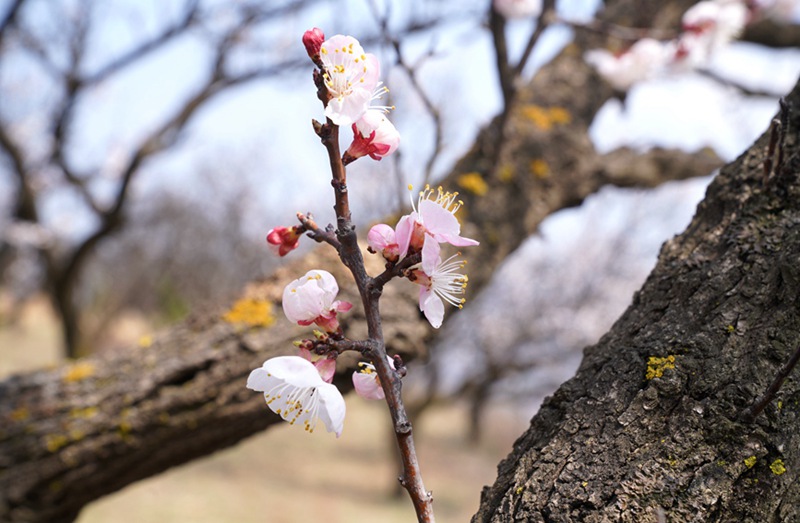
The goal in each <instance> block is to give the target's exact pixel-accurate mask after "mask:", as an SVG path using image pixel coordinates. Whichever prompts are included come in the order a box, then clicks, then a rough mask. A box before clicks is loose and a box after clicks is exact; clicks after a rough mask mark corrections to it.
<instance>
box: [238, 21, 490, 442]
mask: <svg viewBox="0 0 800 523" xmlns="http://www.w3.org/2000/svg"><path fill="white" fill-rule="evenodd" d="M303 45H304V46H305V48H306V51H307V52H308V55H309V57H310V58H311V60H312V61H313V62H314V64H315V65H317V67H318V68H319V70H318V71H317V72H316V73H315V83H316V84H317V87H318V94H319V96H320V98H321V99H322V101H323V104H324V106H325V116H326V117H327V119H328V124H327V125H328V126H334V125H335V126H342V125H349V126H351V128H352V130H353V141H352V143H351V144H350V146H349V147H348V149H347V150H346V152H345V153H344V155H343V156H342V158H341V161H342V164H343V165H345V166H346V165H347V164H349V163H350V162H352V161H355V160H356V159H358V158H361V157H363V156H370V157H371V158H373V159H375V160H380V159H381V158H383V157H384V156H387V155H389V154H391V153H392V152H394V151H395V150H396V149H397V146H398V145H399V141H400V135H399V133H398V132H397V130H396V129H395V128H394V126H393V125H392V124H391V122H389V120H388V119H387V118H386V113H387V112H388V110H389V109H390V108H388V107H385V106H375V105H373V102H375V101H376V100H378V99H379V98H380V97H381V96H382V95H383V94H385V93H386V92H387V91H388V90H387V89H386V88H385V87H381V84H380V82H379V81H378V78H379V76H380V65H379V63H378V60H377V59H376V58H375V56H374V55H371V54H368V53H365V52H364V49H363V48H362V47H361V45H360V44H359V43H358V41H357V40H356V39H355V38H353V37H352V36H343V35H336V36H334V37H332V38H330V39H328V40H326V39H325V36H324V34H323V32H322V31H321V30H319V29H316V28H315V29H312V30H310V31H306V33H305V34H304V35H303ZM409 188H410V187H409ZM457 196H458V193H449V192H445V191H443V190H442V189H441V188H439V189H437V190H436V191H434V190H432V189H431V188H430V187H428V186H426V188H425V190H424V191H422V192H421V193H420V195H419V199H418V200H417V202H416V203H415V202H413V201H412V208H413V210H412V212H411V213H409V214H408V215H406V216H403V217H402V218H401V219H400V220H399V222H398V223H397V225H396V227H395V228H392V227H390V226H389V225H385V224H380V225H376V226H374V227H372V229H370V231H369V234H368V244H369V250H370V251H371V252H373V253H381V254H382V255H383V257H384V258H385V259H386V260H387V262H388V264H387V267H389V266H392V267H395V268H396V272H395V274H394V275H393V276H403V277H406V278H408V279H409V280H410V281H412V282H414V283H416V284H418V285H420V293H419V307H420V310H421V311H423V312H424V314H425V316H426V318H427V319H428V320H429V321H430V323H431V325H433V327H436V328H438V327H439V326H441V324H442V320H443V318H444V303H445V302H447V303H450V304H452V305H454V306H456V307H461V306H462V304H463V302H464V299H463V297H462V295H463V293H464V289H465V288H466V286H467V276H466V275H464V274H461V273H460V272H459V271H460V269H461V268H463V266H464V263H465V262H462V261H457V260H456V258H457V256H458V255H455V256H451V257H450V258H447V259H445V260H443V259H442V256H441V254H440V253H441V244H442V243H449V244H451V245H454V246H458V247H465V246H470V245H477V244H478V242H476V241H475V240H472V239H469V238H464V237H462V236H461V226H460V224H459V222H458V219H457V218H456V216H455V213H456V212H457V211H458V209H459V208H460V207H461V205H462V202H461V201H459V200H457ZM298 219H299V220H300V225H296V226H293V227H276V228H274V229H272V230H270V231H269V233H268V234H267V242H268V243H269V245H270V246H271V247H272V249H273V250H274V251H275V252H276V254H278V255H279V256H285V255H287V254H288V253H289V252H291V251H293V250H294V249H296V248H297V246H298V244H299V240H300V238H301V237H302V236H303V234H304V233H306V232H309V233H310V234H311V235H312V236H314V234H317V235H321V234H322V233H320V232H319V230H318V228H317V226H316V224H315V223H314V222H313V220H312V219H311V217H310V215H309V216H305V215H302V214H298ZM329 230H332V226H330V229H326V231H329ZM317 238H318V237H317ZM404 260H408V261H406V262H405V264H404V265H402V266H400V267H398V266H397V264H400V263H401V262H403V261H404ZM338 294H339V285H338V283H337V282H336V279H335V278H334V276H333V275H332V274H331V273H329V272H327V271H324V270H311V271H308V272H307V273H306V274H305V275H304V276H302V277H301V278H298V279H296V280H294V281H293V282H291V283H289V284H288V285H287V286H286V287H285V288H284V291H283V299H282V306H283V312H284V314H285V315H286V317H287V318H288V319H289V321H291V322H292V323H295V324H297V325H301V326H310V325H315V326H316V327H317V328H318V329H319V330H315V331H314V338H313V339H304V340H302V341H299V342H295V345H296V346H297V347H298V349H299V355H296V356H280V357H277V358H272V359H269V360H267V361H266V362H264V364H263V365H262V366H261V367H260V368H258V369H255V370H253V371H252V372H251V373H250V375H249V377H248V380H247V387H248V388H250V389H253V390H256V391H259V392H261V393H263V395H264V399H265V400H266V403H267V405H268V406H269V408H270V409H271V410H272V411H273V412H275V413H276V414H278V415H279V416H281V417H282V418H283V419H284V420H286V421H288V422H289V423H291V424H302V425H303V426H304V428H305V430H306V431H308V432H313V431H314V429H315V427H316V425H317V423H318V422H319V421H321V422H322V423H323V424H324V425H325V427H326V428H327V430H328V432H334V433H335V434H336V435H337V437H338V436H339V435H341V433H342V428H343V424H344V416H345V411H346V408H345V403H344V399H343V397H342V395H341V393H340V392H339V390H338V389H337V387H336V386H335V385H333V384H332V381H333V377H334V374H335V370H336V359H337V356H338V354H339V351H340V350H363V349H353V348H352V343H353V342H349V340H346V339H345V337H344V335H343V332H342V328H341V326H340V323H339V314H340V313H345V312H347V311H349V310H350V309H351V308H352V304H351V303H349V302H347V301H343V300H339V299H337V297H338ZM348 343H349V344H350V345H349V346H350V348H349V349H347V348H345V349H341V347H342V346H343V345H345V346H346V345H348ZM395 358H397V357H395ZM387 359H388V367H387V366H382V368H383V370H386V369H387V368H388V369H391V370H392V371H394V372H401V371H402V369H400V368H397V362H399V363H400V364H402V361H401V360H400V359H399V358H398V359H397V362H396V361H395V359H392V358H389V357H388V356H387ZM374 363H375V362H374V361H372V362H361V363H360V364H359V368H358V370H357V371H355V372H354V373H353V376H352V380H353V387H354V389H355V391H356V393H357V394H359V395H360V396H362V397H364V398H367V399H383V398H384V396H385V393H384V389H383V385H382V384H381V381H380V379H379V376H378V374H379V372H378V369H376V367H375V365H374Z"/></svg>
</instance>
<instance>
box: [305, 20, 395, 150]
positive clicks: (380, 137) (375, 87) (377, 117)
mask: <svg viewBox="0 0 800 523" xmlns="http://www.w3.org/2000/svg"><path fill="white" fill-rule="evenodd" d="M303 45H305V47H306V51H307V52H308V55H309V57H311V59H312V60H313V61H314V63H316V64H317V65H319V66H320V68H321V70H322V78H323V80H324V84H325V87H326V88H327V94H328V100H327V101H326V106H325V116H326V117H328V118H329V119H330V120H331V121H332V122H333V123H334V124H336V125H349V126H351V128H352V130H353V142H352V143H351V145H350V147H348V149H347V151H346V152H345V155H344V163H345V165H347V164H348V163H350V162H352V161H354V160H356V159H358V158H361V157H362V156H369V157H370V158H372V159H374V160H380V159H381V158H383V157H384V156H388V155H390V154H392V153H393V152H394V151H395V150H396V149H397V146H398V145H400V133H398V132H397V129H395V127H394V125H392V122H390V121H389V120H388V119H387V118H386V112H388V111H389V109H391V107H387V106H381V105H373V102H375V101H377V100H379V99H380V98H381V97H382V96H383V95H384V94H386V93H387V92H389V90H388V89H387V88H386V87H384V86H383V85H382V84H381V82H380V81H379V78H380V72H381V67H380V63H379V62H378V59H377V58H376V57H375V55H373V54H370V53H366V52H365V51H364V48H363V47H361V44H360V43H359V42H358V40H356V39H355V38H353V37H352V36H344V35H336V36H334V37H332V38H330V39H329V40H325V35H324V33H323V32H322V31H321V30H320V29H318V28H314V29H311V30H309V31H306V33H305V34H304V35H303Z"/></svg>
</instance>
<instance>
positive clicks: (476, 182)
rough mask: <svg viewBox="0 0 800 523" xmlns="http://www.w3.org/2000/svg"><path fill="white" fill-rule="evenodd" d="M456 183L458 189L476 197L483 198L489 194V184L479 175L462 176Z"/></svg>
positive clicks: (472, 173)
mask: <svg viewBox="0 0 800 523" xmlns="http://www.w3.org/2000/svg"><path fill="white" fill-rule="evenodd" d="M456 181H457V183H458V186H459V187H461V188H462V189H464V190H465V191H467V192H471V193H472V194H474V195H476V196H483V195H484V194H486V193H487V192H489V184H487V183H486V181H485V180H484V179H483V177H482V176H481V174H480V173H477V172H471V173H466V174H462V175H461V176H459V177H458V178H457V180H456Z"/></svg>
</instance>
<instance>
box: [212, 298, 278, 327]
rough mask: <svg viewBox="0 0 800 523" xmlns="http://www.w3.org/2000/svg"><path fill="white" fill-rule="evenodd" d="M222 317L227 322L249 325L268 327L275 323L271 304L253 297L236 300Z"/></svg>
mask: <svg viewBox="0 0 800 523" xmlns="http://www.w3.org/2000/svg"><path fill="white" fill-rule="evenodd" d="M222 319H223V320H225V321H227V322H228V323H243V324H245V325H249V326H251V327H269V326H270V325H272V324H273V323H275V316H274V315H273V314H272V304H271V303H270V302H268V301H264V300H258V299H254V298H242V299H241V300H239V301H237V302H236V303H234V304H233V307H231V309H230V310H229V311H228V312H226V313H225V314H224V315H223V316H222Z"/></svg>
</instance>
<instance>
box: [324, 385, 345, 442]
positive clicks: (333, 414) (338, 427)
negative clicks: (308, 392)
mask: <svg viewBox="0 0 800 523" xmlns="http://www.w3.org/2000/svg"><path fill="white" fill-rule="evenodd" d="M317 392H318V393H319V395H320V401H321V402H322V408H320V410H319V419H321V420H322V423H324V424H325V428H327V429H328V432H334V433H336V437H337V438H338V437H339V436H341V435H342V429H343V428H344V415H345V411H346V410H347V409H346V406H345V403H344V398H343V397H342V393H341V392H339V389H337V388H336V386H335V385H331V384H330V383H325V382H323V384H322V385H321V386H319V387H318V388H317Z"/></svg>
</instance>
